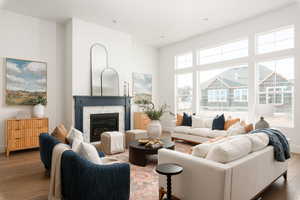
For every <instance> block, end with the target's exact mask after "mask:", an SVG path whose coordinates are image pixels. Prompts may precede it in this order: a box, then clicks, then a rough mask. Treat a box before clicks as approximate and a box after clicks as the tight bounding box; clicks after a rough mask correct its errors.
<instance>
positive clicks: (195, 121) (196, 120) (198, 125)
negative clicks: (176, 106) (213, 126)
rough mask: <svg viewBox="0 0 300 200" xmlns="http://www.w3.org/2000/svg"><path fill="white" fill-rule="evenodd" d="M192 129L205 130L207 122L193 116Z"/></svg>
mask: <svg viewBox="0 0 300 200" xmlns="http://www.w3.org/2000/svg"><path fill="white" fill-rule="evenodd" d="M192 128H205V121H204V120H203V119H202V118H200V117H196V116H192Z"/></svg>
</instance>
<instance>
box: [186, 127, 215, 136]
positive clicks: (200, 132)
mask: <svg viewBox="0 0 300 200" xmlns="http://www.w3.org/2000/svg"><path fill="white" fill-rule="evenodd" d="M210 132H211V130H210V129H209V128H191V129H189V130H188V131H187V133H188V134H191V135H197V136H201V137H212V136H211V135H210Z"/></svg>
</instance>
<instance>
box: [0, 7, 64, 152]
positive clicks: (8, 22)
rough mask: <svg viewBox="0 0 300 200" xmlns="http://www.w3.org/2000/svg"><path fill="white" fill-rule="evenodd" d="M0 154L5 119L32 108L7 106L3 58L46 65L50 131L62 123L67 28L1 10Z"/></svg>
mask: <svg viewBox="0 0 300 200" xmlns="http://www.w3.org/2000/svg"><path fill="white" fill-rule="evenodd" d="M0 27H1V31H0V152H1V151H3V150H4V144H5V139H4V120H5V119H7V118H11V117H14V116H15V115H16V113H17V112H18V111H21V110H24V111H28V112H31V111H32V106H7V105H6V104H5V88H6V84H5V80H6V78H5V74H6V72H5V66H4V58H5V57H11V58H20V59H29V60H39V61H45V62H47V72H48V79H47V91H48V105H47V107H46V116H48V117H49V122H50V130H52V129H53V127H55V126H56V124H58V123H61V122H63V119H64V117H63V113H64V112H63V106H64V105H63V103H62V102H63V78H64V77H63V76H64V73H62V72H61V70H62V69H63V68H64V50H63V49H64V27H63V26H62V25H58V24H56V23H53V22H49V21H45V20H40V19H37V18H33V17H28V16H24V15H19V14H16V13H12V12H8V11H4V10H0Z"/></svg>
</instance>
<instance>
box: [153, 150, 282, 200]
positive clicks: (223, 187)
mask: <svg viewBox="0 0 300 200" xmlns="http://www.w3.org/2000/svg"><path fill="white" fill-rule="evenodd" d="M158 163H159V164H161V163H177V164H179V165H181V166H183V172H182V173H181V174H179V175H176V176H173V177H172V193H173V195H174V196H176V197H178V198H180V199H181V200H199V199H203V200H250V199H253V198H254V197H256V196H257V195H258V194H260V192H261V191H263V190H264V189H265V188H266V187H268V186H269V185H270V184H271V183H272V182H273V181H275V180H276V179H277V178H279V177H280V176H282V175H283V176H284V177H285V178H286V173H287V161H286V162H278V161H276V160H275V159H274V150H273V147H272V146H268V147H266V148H264V149H262V150H260V151H256V152H253V153H250V154H248V155H247V156H245V157H243V158H240V159H238V160H235V161H232V162H229V163H227V164H222V163H218V162H215V161H211V160H207V159H204V158H200V157H196V156H192V155H189V154H185V153H181V152H177V151H172V150H167V149H161V150H159V152H158ZM159 186H160V188H161V187H163V188H166V177H165V176H162V175H160V176H159Z"/></svg>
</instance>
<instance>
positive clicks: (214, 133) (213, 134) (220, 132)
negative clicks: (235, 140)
mask: <svg viewBox="0 0 300 200" xmlns="http://www.w3.org/2000/svg"><path fill="white" fill-rule="evenodd" d="M227 135H228V133H227V131H224V130H210V137H211V138H216V137H220V136H227Z"/></svg>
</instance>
